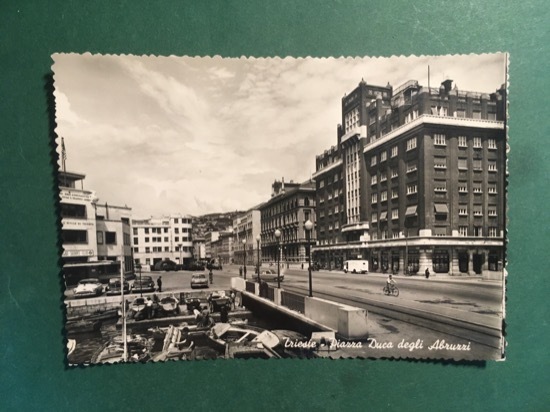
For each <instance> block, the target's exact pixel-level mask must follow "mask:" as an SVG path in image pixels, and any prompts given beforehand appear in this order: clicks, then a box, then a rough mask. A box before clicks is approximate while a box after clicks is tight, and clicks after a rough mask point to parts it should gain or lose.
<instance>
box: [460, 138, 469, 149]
mask: <svg viewBox="0 0 550 412" xmlns="http://www.w3.org/2000/svg"><path fill="white" fill-rule="evenodd" d="M458 147H468V143H467V142H466V136H458Z"/></svg>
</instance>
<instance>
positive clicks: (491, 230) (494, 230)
mask: <svg viewBox="0 0 550 412" xmlns="http://www.w3.org/2000/svg"><path fill="white" fill-rule="evenodd" d="M497 236H498V235H497V228H496V227H494V226H491V227H489V237H497Z"/></svg>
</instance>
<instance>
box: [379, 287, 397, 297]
mask: <svg viewBox="0 0 550 412" xmlns="http://www.w3.org/2000/svg"><path fill="white" fill-rule="evenodd" d="M382 291H383V292H384V295H388V296H389V295H392V296H395V297H397V296H399V288H398V287H397V286H395V285H393V286H391V287H390V288H389V287H388V285H386V286H384V288H383V289H382Z"/></svg>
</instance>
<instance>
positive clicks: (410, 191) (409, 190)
mask: <svg viewBox="0 0 550 412" xmlns="http://www.w3.org/2000/svg"><path fill="white" fill-rule="evenodd" d="M416 192H417V186H416V183H413V184H410V185H407V194H408V195H412V194H415V193H416Z"/></svg>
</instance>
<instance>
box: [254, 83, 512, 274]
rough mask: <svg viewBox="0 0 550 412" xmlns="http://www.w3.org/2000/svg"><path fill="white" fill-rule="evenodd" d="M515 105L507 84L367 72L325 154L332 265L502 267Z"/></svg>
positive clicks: (321, 178)
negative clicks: (482, 87) (471, 87)
mask: <svg viewBox="0 0 550 412" xmlns="http://www.w3.org/2000/svg"><path fill="white" fill-rule="evenodd" d="M505 108H506V91H505V88H504V87H502V88H500V89H499V90H496V91H495V92H494V93H491V94H485V93H478V92H470V91H463V90H460V89H459V88H458V87H457V86H456V85H453V82H452V81H451V80H446V81H444V82H443V83H441V85H440V87H438V88H430V87H425V86H422V85H420V84H419V83H418V82H417V81H414V80H413V81H409V82H407V83H405V84H404V85H402V86H400V87H398V88H397V89H395V90H394V89H393V87H392V86H390V85H387V86H374V85H369V84H367V83H366V82H365V81H361V82H360V83H359V85H358V86H357V88H356V89H355V90H353V91H352V92H351V93H350V94H348V95H346V96H344V97H343V98H342V124H341V125H338V129H337V130H338V133H337V144H336V145H335V146H333V147H331V148H330V149H329V150H326V151H325V152H324V153H322V154H320V155H319V156H317V158H316V172H315V174H314V178H315V181H316V205H317V209H316V213H317V224H316V226H317V245H316V246H315V247H314V258H315V259H316V260H317V261H318V262H319V263H320V264H321V265H322V266H325V267H327V268H340V267H341V266H342V263H343V261H344V260H348V259H367V260H369V261H370V269H371V271H390V270H393V271H398V272H401V273H403V272H405V271H406V270H408V271H409V273H418V272H424V271H425V270H426V269H429V270H430V271H431V272H432V273H434V272H435V273H448V274H451V275H461V274H463V275H483V276H484V277H486V278H492V277H495V278H496V277H500V275H501V274H502V265H503V261H504V244H505V169H506V130H505V129H506V127H505V119H506V112H505ZM262 224H263V222H262Z"/></svg>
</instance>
